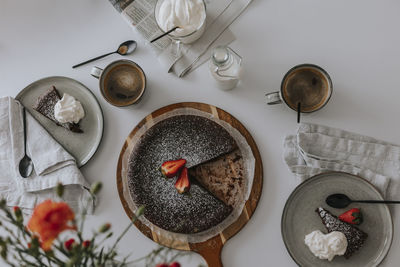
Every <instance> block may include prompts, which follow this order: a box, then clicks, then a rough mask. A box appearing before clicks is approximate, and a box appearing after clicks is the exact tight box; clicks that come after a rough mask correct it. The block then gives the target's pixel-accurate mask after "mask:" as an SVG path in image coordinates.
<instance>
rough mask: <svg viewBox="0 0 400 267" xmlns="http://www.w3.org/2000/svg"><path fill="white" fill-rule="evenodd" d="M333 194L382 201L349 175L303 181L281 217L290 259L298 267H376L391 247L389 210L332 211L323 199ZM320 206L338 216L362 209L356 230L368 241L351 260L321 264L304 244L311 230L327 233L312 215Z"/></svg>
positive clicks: (364, 183)
mask: <svg viewBox="0 0 400 267" xmlns="http://www.w3.org/2000/svg"><path fill="white" fill-rule="evenodd" d="M334 193H343V194H346V195H348V196H349V197H350V198H352V199H380V200H381V199H382V196H381V194H380V193H379V192H378V191H377V190H376V189H375V187H374V186H372V185H371V184H370V183H369V182H367V181H366V180H364V179H362V178H359V177H357V176H354V175H351V174H347V173H342V172H331V173H325V174H319V175H316V176H314V177H312V178H310V179H308V180H306V181H305V182H303V183H302V184H300V185H299V186H298V187H297V188H296V189H295V190H294V191H293V193H292V194H291V195H290V197H289V199H288V200H287V202H286V205H285V208H284V210H283V214H282V224H281V231H282V238H283V241H284V242H285V245H286V248H287V250H288V252H289V254H290V256H292V258H293V259H294V261H295V262H296V263H297V264H298V265H300V266H318V267H321V266H352V267H354V266H363V267H367V266H377V265H378V264H379V263H380V262H381V261H382V260H383V259H384V258H385V256H386V254H387V253H388V251H389V249H390V245H391V243H392V237H393V224H392V217H391V215H390V212H389V209H388V207H387V206H386V205H381V204H379V205H372V204H357V203H353V204H351V205H350V206H349V207H347V208H345V209H335V208H331V207H329V206H328V205H327V204H325V199H326V197H327V196H328V195H330V194H334ZM319 206H321V207H323V208H326V209H327V210H329V211H330V212H331V213H333V214H334V215H340V214H341V213H343V212H344V211H346V210H348V209H350V208H355V207H360V208H361V211H362V213H363V216H364V222H363V223H362V224H361V225H360V226H359V228H360V229H361V230H363V231H364V232H366V233H367V234H368V239H367V240H366V242H365V244H364V246H363V247H362V248H361V249H360V250H359V251H358V252H356V253H355V254H354V255H353V256H352V257H351V258H350V259H348V260H346V259H345V258H344V257H341V256H336V257H335V258H334V259H333V260H332V261H331V262H329V261H327V260H320V259H318V258H317V257H315V256H314V255H313V254H312V253H311V252H310V250H309V249H308V247H307V246H306V245H305V244H304V237H305V235H307V234H309V233H311V232H312V231H314V230H321V231H322V232H323V233H327V231H326V229H325V227H324V225H323V224H322V222H321V220H320V218H319V216H318V214H317V213H316V212H315V209H316V208H318V207H319Z"/></svg>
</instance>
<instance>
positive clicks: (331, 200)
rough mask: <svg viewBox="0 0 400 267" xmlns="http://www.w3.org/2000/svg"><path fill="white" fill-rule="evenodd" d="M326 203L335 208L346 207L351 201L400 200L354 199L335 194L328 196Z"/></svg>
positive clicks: (394, 202)
mask: <svg viewBox="0 0 400 267" xmlns="http://www.w3.org/2000/svg"><path fill="white" fill-rule="evenodd" d="M325 202H326V204H328V205H329V206H331V207H333V208H337V209H342V208H346V207H347V206H348V205H350V204H351V203H370V204H400V201H395V200H352V199H350V198H349V197H348V196H346V195H345V194H333V195H330V196H328V197H327V198H326V200H325Z"/></svg>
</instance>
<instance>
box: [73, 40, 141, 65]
mask: <svg viewBox="0 0 400 267" xmlns="http://www.w3.org/2000/svg"><path fill="white" fill-rule="evenodd" d="M136 47H137V43H136V41H134V40H129V41H126V42H123V43H122V44H120V45H119V46H118V49H117V50H116V51H114V52H110V53H107V54H104V55H101V56H98V57H95V58H92V59H89V60H86V61H85V62H82V63H79V64H77V65H74V66H72V68H73V69H75V68H77V67H79V66H82V65H85V64H87V63H89V62H92V61H95V60H98V59H100V58H103V57H106V56H109V55H111V54H115V53H117V54H120V55H121V56H125V55H129V54H131V53H133V51H135V49H136Z"/></svg>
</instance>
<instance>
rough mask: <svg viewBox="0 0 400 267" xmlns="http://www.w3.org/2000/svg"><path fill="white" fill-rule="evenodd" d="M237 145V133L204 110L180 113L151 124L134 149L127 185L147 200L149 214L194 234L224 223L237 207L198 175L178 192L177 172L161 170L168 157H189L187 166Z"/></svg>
mask: <svg viewBox="0 0 400 267" xmlns="http://www.w3.org/2000/svg"><path fill="white" fill-rule="evenodd" d="M235 149H237V145H236V142H235V140H234V139H233V138H232V136H231V135H230V134H229V133H228V132H227V131H226V130H225V129H224V128H223V127H222V126H220V125H219V124H217V123H215V122H213V121H211V120H209V119H207V118H204V117H200V116H194V115H179V116H174V117H171V118H168V119H165V120H162V121H160V122H158V123H156V124H155V125H153V126H152V127H151V128H149V129H148V130H147V131H146V132H145V133H144V134H143V135H142V136H141V137H140V139H139V140H138V142H137V143H136V145H135V147H134V148H133V150H132V154H131V156H130V160H129V167H128V185H129V190H130V193H131V196H132V198H133V201H134V202H135V203H136V204H137V205H145V207H146V210H145V213H144V217H145V218H146V219H147V220H149V221H150V222H151V223H153V224H154V225H157V226H159V227H160V228H162V229H165V230H168V231H172V232H177V233H184V234H192V233H197V232H201V231H204V230H207V229H209V228H211V227H213V226H215V225H217V224H219V223H221V222H222V221H223V220H224V219H225V218H226V217H227V216H229V214H230V213H231V212H232V210H233V208H232V207H231V206H230V205H227V204H225V203H224V202H223V201H221V200H219V199H218V198H217V197H216V196H214V195H213V194H211V193H210V192H208V191H207V190H206V189H205V188H204V187H203V186H201V185H199V184H198V183H196V182H195V181H193V180H192V181H193V183H192V185H191V188H190V191H189V192H188V193H186V194H179V193H178V192H177V190H176V189H175V187H174V183H175V180H176V178H170V179H166V178H164V177H163V176H162V174H161V172H160V171H159V167H160V166H161V164H162V163H163V162H165V161H167V160H174V159H180V158H184V159H186V160H187V163H186V167H188V168H189V167H194V166H197V165H199V164H202V163H205V162H209V161H210V160H212V159H214V158H217V157H219V156H221V155H224V154H227V153H229V152H231V151H233V150H235Z"/></svg>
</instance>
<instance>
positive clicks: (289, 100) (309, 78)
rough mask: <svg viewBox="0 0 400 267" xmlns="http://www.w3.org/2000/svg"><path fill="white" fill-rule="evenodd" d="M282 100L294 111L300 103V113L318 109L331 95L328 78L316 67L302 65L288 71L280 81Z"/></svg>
mask: <svg viewBox="0 0 400 267" xmlns="http://www.w3.org/2000/svg"><path fill="white" fill-rule="evenodd" d="M281 89H282V91H281V93H282V98H283V100H284V101H285V102H286V104H287V105H288V106H289V107H290V108H292V109H294V110H296V109H297V105H298V104H299V103H301V111H302V112H312V111H315V110H318V109H320V108H321V107H322V106H324V105H325V103H326V102H327V101H328V99H329V97H330V95H331V83H330V79H329V76H327V74H326V73H324V71H323V70H321V69H320V68H318V67H316V66H312V65H304V66H299V67H297V68H294V69H293V70H291V71H289V72H288V73H287V74H286V76H285V77H284V79H283V81H282V88H281Z"/></svg>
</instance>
